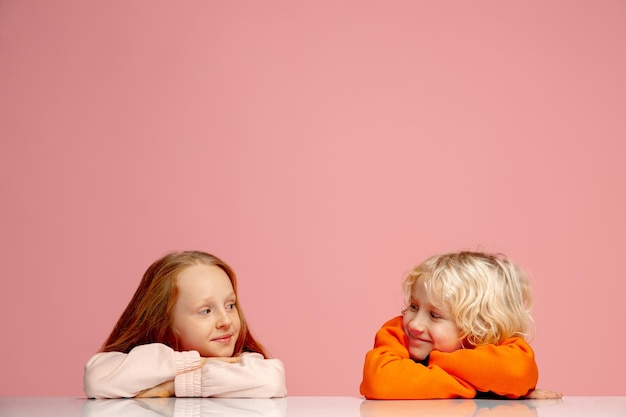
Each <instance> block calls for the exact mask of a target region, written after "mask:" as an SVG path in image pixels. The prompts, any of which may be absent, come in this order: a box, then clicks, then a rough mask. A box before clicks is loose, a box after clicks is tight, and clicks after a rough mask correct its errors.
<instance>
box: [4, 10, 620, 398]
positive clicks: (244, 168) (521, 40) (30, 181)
mask: <svg viewBox="0 0 626 417" xmlns="http://www.w3.org/2000/svg"><path fill="white" fill-rule="evenodd" d="M624 74H626V3H624V2H623V1H606V0H593V1H591V0H589V1H550V2H547V1H543V0H541V1H523V2H521V1H516V2H512V1H510V2H506V1H505V2H503V1H499V0H493V1H473V2H466V1H458V2H457V1H442V2H435V1H389V2H382V1H335V0H333V1H310V2H291V1H281V2H278V1H264V2H247V3H242V2H225V1H181V2H164V1H106V2H104V1H102V2H94V1H79V0H62V1H61V0H58V1H45V0H38V1H22V0H2V1H0V137H1V140H2V142H1V143H2V147H1V149H2V151H1V153H0V181H1V182H0V185H1V193H2V194H1V197H2V200H1V201H2V204H1V206H0V210H1V211H0V213H1V216H0V228H1V236H0V244H1V248H0V249H1V250H0V253H1V255H0V256H1V261H2V302H1V303H0V320H2V322H1V324H2V331H3V335H2V342H1V344H0V353H1V354H0V369H2V376H3V377H2V378H1V379H0V394H1V395H53V396H55V395H69V396H80V395H82V373H83V365H84V363H85V362H86V360H87V359H88V358H89V356H90V355H91V354H92V353H94V352H95V351H97V350H98V348H99V347H100V345H101V343H102V342H103V341H104V339H105V337H106V336H107V335H108V333H109V332H110V330H111V329H112V327H113V325H114V324H115V322H116V320H117V318H118V317H119V315H120V314H121V312H122V310H123V308H124V307H125V306H126V304H127V303H128V301H129V300H130V297H131V295H132V293H133V292H134V290H135V288H136V286H137V284H138V282H139V279H140V277H141V275H142V274H143V272H144V270H145V269H146V268H147V266H148V265H149V264H150V263H151V262H152V261H153V260H155V259H156V258H158V257H160V256H161V255H163V254H164V253H166V252H168V251H170V250H178V249H202V250H206V251H209V252H212V253H214V254H216V255H218V256H220V257H222V258H223V259H225V260H226V261H227V262H229V263H231V264H232V265H233V267H234V268H235V271H237V273H238V275H239V279H240V284H241V294H240V297H241V300H242V304H243V306H244V308H245V312H246V314H247V316H248V318H249V321H250V325H251V328H252V329H253V331H254V332H255V333H256V335H257V336H258V337H259V339H260V340H261V341H262V342H263V343H264V344H265V345H267V347H268V348H269V349H270V351H271V352H272V353H273V354H274V356H276V357H279V358H281V359H282V360H283V361H284V362H285V364H286V367H287V383H288V388H289V393H290V394H291V395H358V386H359V382H360V379H361V367H362V363H363V357H364V355H365V352H366V351H367V350H368V349H369V348H370V347H371V345H372V342H373V337H374V334H375V332H376V330H377V329H378V328H379V326H380V325H381V324H382V323H383V322H384V321H385V320H386V319H388V318H390V317H392V316H394V315H396V314H397V313H398V312H399V311H400V307H401V305H402V297H401V292H400V283H401V280H402V276H403V274H404V272H405V271H406V270H407V269H409V268H410V267H412V266H413V265H414V264H416V263H418V262H419V261H421V260H423V259H424V258H425V257H427V256H430V255H432V254H435V253H439V252H443V251H455V250H459V249H483V250H487V251H500V252H504V253H507V254H508V255H510V256H511V257H512V258H513V259H514V260H516V261H517V262H518V263H519V264H521V265H522V266H524V267H525V268H526V269H527V270H528V271H529V273H530V274H531V276H532V283H533V286H534V296H535V303H536V307H535V309H534V317H535V320H536V325H537V335H536V338H535V340H534V342H533V346H534V348H535V350H536V353H537V360H538V362H539V366H540V381H539V386H540V387H542V388H550V389H555V390H560V391H562V392H564V393H565V394H566V395H626V384H624V383H623V375H624V374H626V361H625V360H624V354H623V350H624V346H625V342H626V336H625V330H626V328H625V326H624V317H626V302H624V291H625V284H624V268H623V264H624V253H625V249H626V245H625V244H624V235H625V233H626V222H625V220H624V219H625V215H624V213H625V212H626V164H625V162H626V161H625V160H626V137H625V133H626V117H625V110H626V76H625V75H624Z"/></svg>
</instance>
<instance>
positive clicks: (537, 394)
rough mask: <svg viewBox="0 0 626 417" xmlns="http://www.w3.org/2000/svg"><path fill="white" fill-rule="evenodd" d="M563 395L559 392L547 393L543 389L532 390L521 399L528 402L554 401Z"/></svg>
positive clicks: (547, 391)
mask: <svg viewBox="0 0 626 417" xmlns="http://www.w3.org/2000/svg"><path fill="white" fill-rule="evenodd" d="M562 397H563V394H561V393H560V392H555V391H549V390H545V389H534V390H531V391H530V392H529V393H528V394H526V395H525V396H524V397H523V399H528V400H554V399H559V398H562Z"/></svg>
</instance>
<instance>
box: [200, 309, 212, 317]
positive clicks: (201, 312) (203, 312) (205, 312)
mask: <svg viewBox="0 0 626 417" xmlns="http://www.w3.org/2000/svg"><path fill="white" fill-rule="evenodd" d="M210 312H211V309H210V308H203V309H202V310H200V314H202V315H203V316H204V315H207V314H209V313H210Z"/></svg>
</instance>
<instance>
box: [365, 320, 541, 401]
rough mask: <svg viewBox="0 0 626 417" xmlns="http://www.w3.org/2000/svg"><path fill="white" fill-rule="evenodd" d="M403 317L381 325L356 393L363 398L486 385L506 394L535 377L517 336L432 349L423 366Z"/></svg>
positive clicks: (465, 391)
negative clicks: (414, 352) (463, 346)
mask: <svg viewBox="0 0 626 417" xmlns="http://www.w3.org/2000/svg"><path fill="white" fill-rule="evenodd" d="M406 346H407V340H406V336H405V334H404V330H403V329H402V317H396V318H394V319H392V320H390V321H388V322H387V323H385V324H384V325H383V327H382V328H381V329H380V330H379V331H378V333H377V334H376V340H375V342H374V349H372V350H371V351H369V352H368V353H367V355H366V357H365V366H364V368H363V381H362V382H361V394H362V395H364V396H365V397H366V398H368V399H428V398H474V397H475V396H476V391H482V392H487V391H491V392H493V393H495V394H498V395H502V396H507V397H509V398H519V397H520V396H523V395H525V394H526V393H527V392H528V391H529V390H530V389H532V388H534V387H535V384H536V383H537V377H538V372H537V365H536V363H535V358H534V353H533V351H532V349H531V348H530V346H529V345H528V344H527V343H526V342H525V341H524V340H522V339H521V338H512V339H509V340H507V341H505V342H504V343H503V344H501V345H486V346H479V347H476V348H474V349H460V350H457V351H455V352H451V353H444V352H438V351H433V352H431V355H430V358H429V363H428V366H424V365H421V364H419V363H416V362H414V361H413V360H411V359H410V356H409V352H408V349H407V347H406Z"/></svg>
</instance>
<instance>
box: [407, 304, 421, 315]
mask: <svg viewBox="0 0 626 417" xmlns="http://www.w3.org/2000/svg"><path fill="white" fill-rule="evenodd" d="M419 309H420V308H419V307H418V306H416V305H415V304H411V305H409V310H411V311H412V312H414V313H417V312H418V311H419Z"/></svg>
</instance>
